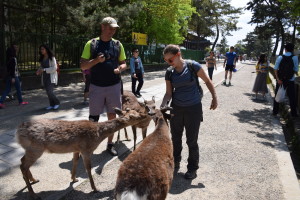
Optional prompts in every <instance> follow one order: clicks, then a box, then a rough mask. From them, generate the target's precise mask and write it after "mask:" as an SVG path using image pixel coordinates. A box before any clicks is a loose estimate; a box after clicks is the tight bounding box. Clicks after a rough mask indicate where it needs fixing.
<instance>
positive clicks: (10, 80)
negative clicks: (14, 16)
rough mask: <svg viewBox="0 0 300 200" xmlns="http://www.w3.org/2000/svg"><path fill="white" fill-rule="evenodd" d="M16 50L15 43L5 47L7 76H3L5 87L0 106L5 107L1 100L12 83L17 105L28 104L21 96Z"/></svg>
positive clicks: (7, 92)
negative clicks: (15, 92)
mask: <svg viewBox="0 0 300 200" xmlns="http://www.w3.org/2000/svg"><path fill="white" fill-rule="evenodd" d="M17 52H18V46H17V45H11V47H9V48H7V50H6V56H7V64H6V67H7V76H6V78H5V82H6V87H5V90H4V92H3V93H2V96H1V99H0V108H4V107H5V105H4V104H3V102H4V101H5V99H6V96H7V95H8V94H9V93H10V90H11V85H12V84H14V86H15V88H16V91H17V97H18V101H19V105H26V104H28V102H25V101H23V98H22V91H21V84H20V72H19V69H18V64H17Z"/></svg>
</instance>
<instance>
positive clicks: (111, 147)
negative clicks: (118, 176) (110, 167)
mask: <svg viewBox="0 0 300 200" xmlns="http://www.w3.org/2000/svg"><path fill="white" fill-rule="evenodd" d="M106 151H107V152H108V153H110V154H111V155H112V156H117V155H118V152H117V151H116V149H115V147H114V145H113V144H107V147H106Z"/></svg>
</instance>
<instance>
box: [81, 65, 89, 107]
mask: <svg viewBox="0 0 300 200" xmlns="http://www.w3.org/2000/svg"><path fill="white" fill-rule="evenodd" d="M90 73H91V72H90V70H89V69H86V70H82V75H83V82H84V91H83V104H88V101H87V98H88V97H89V88H90V83H91V77H90Z"/></svg>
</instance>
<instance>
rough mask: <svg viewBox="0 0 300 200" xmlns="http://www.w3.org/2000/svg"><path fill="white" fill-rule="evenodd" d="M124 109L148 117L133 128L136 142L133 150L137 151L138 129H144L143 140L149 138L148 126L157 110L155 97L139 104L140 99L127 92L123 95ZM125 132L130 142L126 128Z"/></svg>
mask: <svg viewBox="0 0 300 200" xmlns="http://www.w3.org/2000/svg"><path fill="white" fill-rule="evenodd" d="M122 107H123V110H126V109H128V108H129V109H132V110H135V111H137V112H139V113H144V114H145V115H146V116H147V117H145V118H144V119H143V120H141V121H140V122H139V123H137V124H135V125H132V126H131V128H132V132H133V141H134V146H133V149H134V150H135V148H136V140H137V132H136V131H137V128H141V129H142V135H143V139H145V138H146V136H147V129H148V126H149V124H150V121H151V119H152V118H151V114H154V110H155V98H154V96H153V97H152V99H151V100H150V101H147V100H144V102H139V101H138V99H137V98H136V96H135V95H134V94H133V93H132V92H130V91H126V90H125V91H124V93H123V95H122ZM147 114H149V115H147ZM124 131H125V137H126V139H127V140H129V138H128V134H127V130H126V128H125V129H124ZM119 140H120V131H119V132H118V139H117V141H119Z"/></svg>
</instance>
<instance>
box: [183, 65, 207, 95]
mask: <svg viewBox="0 0 300 200" xmlns="http://www.w3.org/2000/svg"><path fill="white" fill-rule="evenodd" d="M186 62H187V67H188V68H189V70H190V72H191V81H193V79H194V78H195V79H196V83H197V86H198V90H199V93H200V96H201V97H200V98H201V99H202V97H203V89H202V87H201V85H200V82H199V78H198V75H197V72H196V70H195V68H194V67H193V61H192V60H186ZM193 75H194V77H193Z"/></svg>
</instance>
